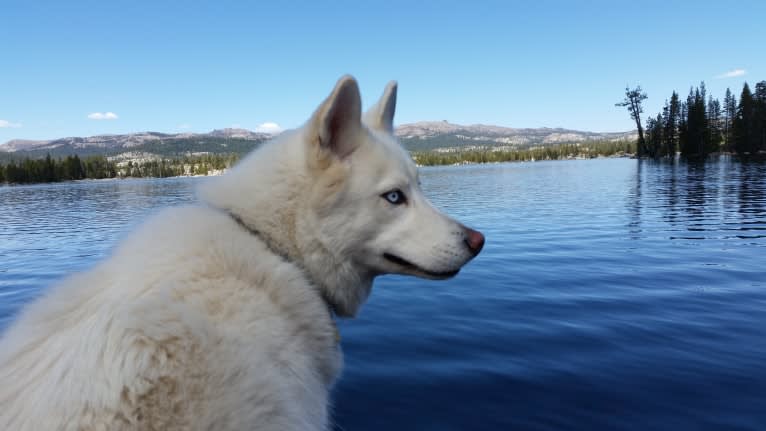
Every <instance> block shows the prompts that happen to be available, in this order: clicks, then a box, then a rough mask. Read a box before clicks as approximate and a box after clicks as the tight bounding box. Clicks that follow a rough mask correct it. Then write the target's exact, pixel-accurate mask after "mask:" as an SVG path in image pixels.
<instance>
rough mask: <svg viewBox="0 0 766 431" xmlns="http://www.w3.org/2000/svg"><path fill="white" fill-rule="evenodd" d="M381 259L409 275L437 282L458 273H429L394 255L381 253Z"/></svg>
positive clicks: (455, 271)
mask: <svg viewBox="0 0 766 431" xmlns="http://www.w3.org/2000/svg"><path fill="white" fill-rule="evenodd" d="M383 257H384V258H385V259H386V260H387V261H389V262H391V263H394V264H396V265H399V266H401V267H402V268H404V269H405V270H407V272H408V273H411V274H412V275H416V276H421V277H425V278H433V279H438V280H443V279H446V278H452V277H454V276H456V275H457V273H458V272H460V269H456V270H454V271H443V272H442V271H429V270H427V269H425V268H422V267H420V266H418V265H415V264H414V263H412V262H410V261H409V260H407V259H404V258H401V257H399V256H397V255H395V254H391V253H383Z"/></svg>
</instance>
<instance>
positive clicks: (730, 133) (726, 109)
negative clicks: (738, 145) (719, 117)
mask: <svg viewBox="0 0 766 431" xmlns="http://www.w3.org/2000/svg"><path fill="white" fill-rule="evenodd" d="M736 116H737V98H736V97H735V96H734V95H733V94H732V93H731V90H729V89H728V88H727V89H726V96H724V98H723V121H724V123H723V135H724V148H725V149H726V151H729V152H731V151H734V127H733V123H734V118H735V117H736Z"/></svg>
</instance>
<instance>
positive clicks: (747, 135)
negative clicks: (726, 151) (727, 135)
mask: <svg viewBox="0 0 766 431" xmlns="http://www.w3.org/2000/svg"><path fill="white" fill-rule="evenodd" d="M754 119H755V101H754V99H753V93H751V92H750V87H749V86H748V85H747V82H746V83H745V85H744V86H743V87H742V94H741V95H740V96H739V104H738V105H737V115H736V117H734V124H733V128H734V142H735V148H734V149H735V151H736V152H737V154H739V155H744V154H752V153H753V151H754V150H757V145H756V142H757V141H756V137H755V136H754V134H753V131H754V127H753V125H754V123H755V121H754Z"/></svg>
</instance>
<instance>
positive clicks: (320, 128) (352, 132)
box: [309, 75, 362, 159]
mask: <svg viewBox="0 0 766 431" xmlns="http://www.w3.org/2000/svg"><path fill="white" fill-rule="evenodd" d="M361 117H362V100H361V98H360V97H359V85H357V83H356V80H355V79H354V78H353V77H351V76H349V75H345V76H343V77H341V78H340V79H339V80H338V83H337V84H335V88H334V89H333V90H332V93H331V94H330V96H329V97H328V98H327V99H325V101H324V102H322V104H321V105H319V108H317V110H316V112H314V115H313V116H312V117H311V120H310V126H309V129H310V130H309V131H310V133H311V141H312V144H313V145H317V146H318V147H319V148H318V151H319V152H320V154H322V153H323V154H328V153H329V154H333V155H335V156H336V157H338V158H341V159H342V158H344V157H346V156H348V155H349V154H351V153H352V152H354V150H355V149H356V147H357V146H358V145H359V142H358V131H359V129H360V127H361Z"/></svg>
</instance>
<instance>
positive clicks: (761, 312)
mask: <svg viewBox="0 0 766 431" xmlns="http://www.w3.org/2000/svg"><path fill="white" fill-rule="evenodd" d="M421 179H422V182H423V187H424V190H425V192H426V193H427V194H428V195H429V196H430V197H431V198H432V199H433V201H434V203H435V205H437V206H438V207H441V208H443V209H444V210H446V211H447V212H448V213H450V214H451V215H453V216H455V217H456V218H458V219H459V220H461V221H463V222H465V223H466V224H468V225H470V226H472V227H476V228H478V229H480V230H482V231H483V232H484V233H485V234H486V237H487V243H486V246H485V248H484V251H483V252H482V254H481V255H480V256H479V257H478V258H477V259H476V260H475V261H473V262H471V263H470V264H469V265H468V266H467V267H466V268H464V270H463V271H462V272H461V273H460V274H459V275H458V276H457V277H455V278H454V279H452V280H449V281H443V282H433V281H425V280H419V279H412V278H406V277H382V278H380V279H379V280H378V281H376V283H375V288H374V289H373V292H372V296H371V298H370V302H369V303H368V304H367V305H365V306H364V307H363V309H362V311H361V314H360V316H359V317H358V318H357V319H354V320H348V321H341V322H340V325H339V326H340V330H341V332H342V333H343V350H344V352H345V356H346V365H345V371H344V374H343V376H342V378H341V380H340V381H339V382H338V384H337V386H336V388H335V390H334V399H335V408H334V413H333V416H334V418H335V420H336V422H337V424H338V425H337V429H338V430H377V429H380V430H383V429H385V430H389V429H401V430H468V429H483V430H489V429H494V430H506V429H514V430H561V429H576V430H590V429H608V430H642V431H643V430H648V429H652V430H654V429H668V430H719V429H737V430H763V429H764V424H766V396H765V394H766V367H764V364H766V342H764V340H766V287H765V286H764V279H766V276H765V274H766V271H765V270H764V262H766V238H764V235H766V165H764V164H758V163H736V162H733V161H731V160H728V159H722V160H720V161H715V162H708V163H702V164H690V163H683V162H678V161H676V162H672V163H668V162H650V161H637V160H627V159H609V160H590V161H574V162H537V163H517V164H498V165H483V166H461V167H438V168H425V169H423V170H422V171H421ZM195 184H196V180H193V179H165V180H126V181H87V182H79V183H67V184H52V185H51V184H49V185H38V186H23V187H0V205H2V208H3V211H1V212H0V326H5V324H7V322H8V320H9V319H10V318H11V317H12V315H13V314H14V313H15V312H16V311H17V310H18V309H19V307H20V306H21V305H22V304H23V303H26V302H28V301H29V300H31V299H32V298H33V297H35V296H36V295H38V294H39V293H40V292H42V291H44V289H45V286H47V285H49V284H50V283H51V282H52V281H53V280H55V279H57V278H59V277H61V276H62V275H64V274H66V273H69V272H71V271H75V270H80V269H83V268H87V267H89V266H91V265H93V263H94V262H95V261H97V260H98V259H100V258H101V257H103V256H104V255H106V254H107V253H108V252H109V250H110V249H111V247H113V245H114V244H115V243H116V242H117V241H119V239H120V238H121V237H122V236H124V235H125V234H126V233H127V232H128V231H129V230H130V229H131V227H132V226H134V225H135V224H136V223H138V222H139V221H140V219H141V218H143V217H144V216H145V215H146V214H148V213H150V212H152V211H155V210H156V209H157V208H160V207H163V206H167V205H174V204H178V203H181V202H188V201H192V200H193V199H194V198H193V192H192V190H193V187H194V185H195Z"/></svg>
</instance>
